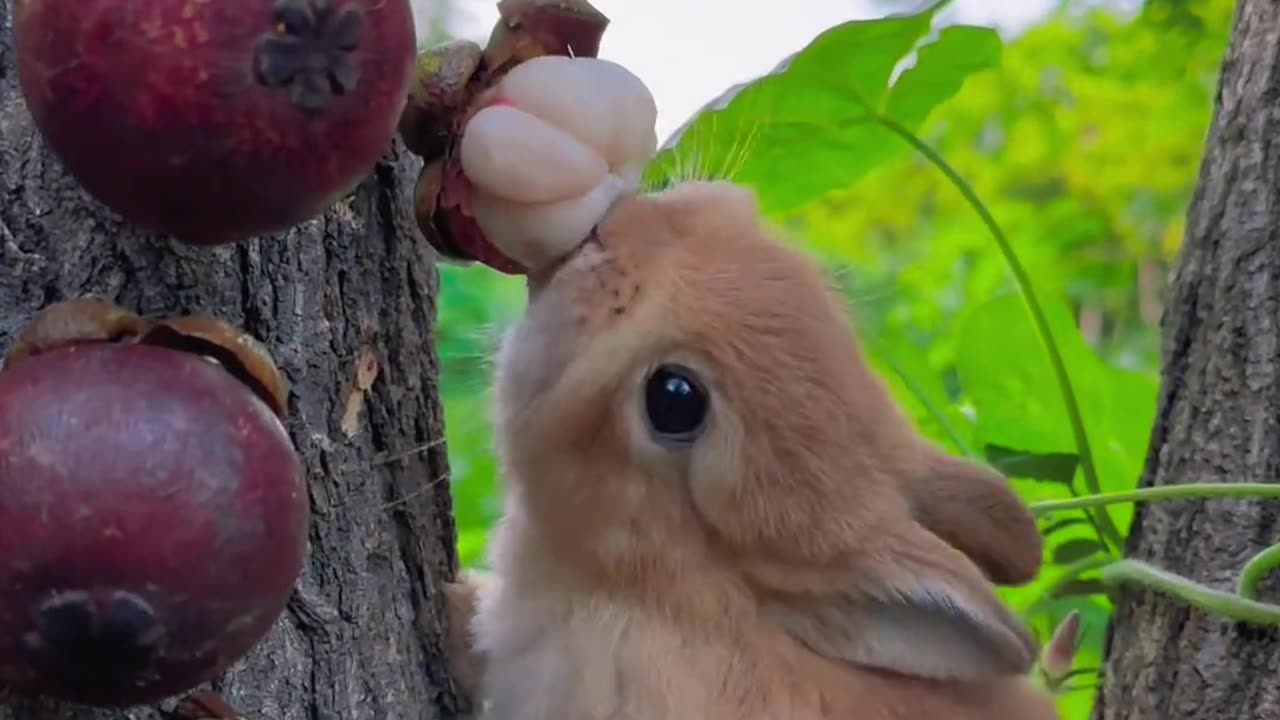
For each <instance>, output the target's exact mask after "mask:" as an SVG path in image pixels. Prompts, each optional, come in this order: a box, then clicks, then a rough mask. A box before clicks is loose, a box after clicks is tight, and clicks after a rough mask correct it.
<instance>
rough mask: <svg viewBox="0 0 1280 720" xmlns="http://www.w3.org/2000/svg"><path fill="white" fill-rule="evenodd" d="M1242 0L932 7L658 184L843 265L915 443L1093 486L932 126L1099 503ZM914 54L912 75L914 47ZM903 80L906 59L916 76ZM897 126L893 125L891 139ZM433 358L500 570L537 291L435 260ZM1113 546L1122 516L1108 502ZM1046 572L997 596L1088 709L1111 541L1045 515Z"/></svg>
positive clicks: (1043, 478) (750, 114)
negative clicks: (1073, 617)
mask: <svg viewBox="0 0 1280 720" xmlns="http://www.w3.org/2000/svg"><path fill="white" fill-rule="evenodd" d="M1233 7H1234V3H1233V2H1232V1H1231V0H1177V1H1174V0H1151V1H1150V2H1148V3H1146V4H1145V6H1144V8H1143V10H1142V11H1141V12H1140V13H1138V14H1136V15H1131V16H1119V15H1116V14H1113V13H1111V12H1108V11H1107V10H1106V9H1105V7H1102V8H1099V7H1097V4H1096V3H1091V4H1090V5H1089V6H1088V7H1085V8H1081V7H1077V6H1075V4H1073V3H1070V2H1067V3H1063V4H1062V6H1061V7H1060V9H1059V10H1057V11H1056V12H1055V13H1054V14H1053V15H1051V16H1050V17H1048V18H1047V19H1045V20H1044V21H1043V22H1041V23H1039V24H1037V25H1036V26H1034V27H1032V28H1030V29H1028V30H1027V31H1026V32H1024V33H1022V34H1021V35H1019V36H1018V37H1016V38H1014V39H1012V40H1009V41H1008V42H1005V43H1001V41H1000V39H999V38H998V36H996V35H995V33H994V32H992V31H990V30H987V29H983V28H972V27H951V28H946V29H943V30H942V31H941V32H940V33H937V34H936V35H935V36H931V37H928V38H927V39H925V41H924V44H922V45H921V44H919V43H920V41H921V38H922V36H925V34H926V33H927V32H929V29H930V22H931V18H930V17H929V16H928V15H929V12H926V13H924V14H921V15H917V16H907V17H898V18H892V19H886V20H883V21H876V22H871V23H849V24H846V25H842V26H840V27H839V28H835V29H833V30H831V31H829V32H828V33H827V34H825V35H824V36H822V37H820V38H819V39H817V40H816V41H815V42H814V44H813V45H812V46H810V47H809V48H807V49H806V51H805V52H803V53H801V54H800V55H799V56H797V58H795V59H794V60H793V61H792V62H791V64H790V67H789V68H788V69H787V70H786V71H785V72H783V73H781V74H778V75H775V76H773V77H770V78H766V79H763V80H761V81H760V82H758V83H756V84H754V85H753V86H751V87H749V88H748V89H746V90H744V91H743V92H742V93H740V94H739V95H738V96H737V97H736V98H735V99H734V101H733V102H732V103H731V104H730V105H729V107H728V108H726V109H725V110H724V111H722V112H716V113H707V114H704V115H702V116H700V117H699V119H698V120H697V121H695V122H694V123H693V124H692V126H691V127H690V128H689V129H688V130H687V131H686V133H685V134H684V135H683V136H682V137H681V140H680V143H679V145H678V146H677V147H676V149H675V150H674V151H673V152H671V153H668V154H666V155H664V156H662V157H660V159H659V160H658V161H657V162H655V164H654V168H655V177H659V178H661V177H663V176H664V175H665V176H670V175H675V176H688V175H691V174H707V173H710V174H720V175H731V176H732V177H733V178H734V179H736V180H738V181H740V182H744V183H747V184H750V185H753V186H754V187H756V188H757V190H758V192H759V194H760V196H761V201H762V206H763V207H764V208H765V209H766V211H767V212H768V213H769V215H770V217H771V219H773V220H774V221H776V222H777V223H778V224H779V225H780V226H781V227H783V228H785V230H786V232H787V234H788V237H790V238H791V239H792V240H793V241H794V242H796V243H797V244H799V245H801V246H803V247H805V248H806V249H807V250H809V251H810V252H812V253H814V254H816V255H817V256H819V257H820V258H822V259H823V260H824V261H825V262H826V263H828V264H829V266H830V268H831V272H832V277H833V279H834V280H835V281H836V283H837V285H838V287H839V288H840V289H841V290H842V291H843V292H844V293H845V294H846V297H847V298H848V301H849V304H850V306H851V308H852V310H853V315H854V317H855V318H856V323H857V332H858V334H859V336H860V337H861V338H862V339H863V341H864V344H865V345H866V348H867V352H868V354H869V355H870V357H871V359H872V361H873V362H874V363H875V364H876V366H877V367H878V369H879V370H880V371H881V374H882V375H883V377H884V378H885V380H886V381H887V382H888V383H889V385H890V387H891V389H892V390H893V392H894V393H895V395H896V396H897V397H898V398H899V399H900V400H901V401H902V403H903V404H904V406H905V407H907V408H908V409H909V410H910V412H912V413H913V416H914V417H915V418H916V420H917V422H918V424H919V425H920V427H921V428H922V429H923V430H924V431H925V432H926V433H928V434H929V435H931V436H932V437H934V438H936V439H937V440H938V441H939V442H942V443H944V444H946V445H948V446H949V447H950V448H951V449H953V450H955V451H956V452H970V453H973V454H978V455H980V456H982V457H985V458H986V459H987V460H988V461H990V462H992V463H993V464H995V465H996V466H997V467H1000V468H1001V469H1002V470H1003V471H1005V472H1006V473H1007V474H1009V475H1010V476H1011V478H1012V482H1013V483H1015V484H1016V486H1017V487H1018V489H1019V491H1020V492H1021V493H1022V494H1023V495H1024V497H1026V498H1027V499H1028V500H1030V501H1034V500H1039V499H1051V498H1064V497H1071V496H1073V495H1078V494H1082V493H1085V492H1087V490H1086V488H1085V487H1083V486H1082V478H1081V469H1080V466H1081V462H1080V459H1081V458H1080V455H1079V451H1080V447H1079V444H1078V442H1077V441H1076V438H1074V437H1073V434H1072V432H1071V428H1070V423H1069V417H1068V414H1067V410H1066V408H1065V406H1064V404H1063V401H1062V395H1061V394H1060V392H1059V388H1058V386H1057V384H1056V381H1055V379H1054V378H1055V376H1054V374H1053V368H1052V367H1051V365H1050V363H1049V360H1048V356H1047V355H1046V353H1045V346H1044V338H1043V336H1042V335H1041V334H1040V333H1039V332H1038V330H1037V328H1036V326H1035V325H1034V324H1033V323H1032V322H1031V319H1030V316H1029V315H1028V313H1027V312H1026V307H1025V305H1024V303H1023V300H1022V299H1021V298H1020V296H1019V294H1018V292H1019V289H1018V287H1017V286H1016V285H1015V284H1014V283H1013V281H1012V279H1011V275H1010V272H1009V268H1008V265H1007V264H1006V261H1005V259H1004V258H1003V257H1002V255H1001V253H1000V252H999V251H998V249H997V246H996V245H995V244H994V242H993V239H992V235H991V233H990V232H989V231H988V229H987V228H985V227H984V225H983V223H982V221H981V219H980V218H979V216H978V214H977V213H975V211H974V208H973V206H972V205H971V204H970V203H969V202H967V201H966V199H965V197H964V196H963V195H962V194H961V192H959V190H958V188H957V186H956V184H955V183H953V182H951V181H949V180H948V179H947V178H946V177H945V176H944V175H943V174H942V173H941V172H939V170H938V168H937V167H936V166H935V165H934V164H932V163H931V162H930V161H929V160H928V159H927V158H925V157H924V156H922V155H921V154H920V153H917V152H914V151H913V150H912V148H911V146H910V145H909V144H908V143H907V142H904V141H903V140H902V138H901V137H900V136H898V135H897V134H895V132H893V131H891V130H890V129H888V124H893V125H896V126H897V127H898V128H899V129H900V130H905V131H908V132H910V133H913V134H914V135H915V136H918V137H919V138H920V139H922V140H923V141H924V142H925V143H927V144H928V145H929V146H931V147H932V148H934V149H935V150H936V151H937V152H938V153H939V154H940V156H941V157H942V158H945V160H946V162H948V163H949V164H950V165H951V166H953V167H954V168H955V169H956V171H957V172H958V173H959V175H960V176H961V177H962V178H963V181H964V182H965V183H967V184H968V186H969V187H970V188H971V189H972V190H973V192H974V193H976V195H977V196H978V197H979V198H980V199H981V202H982V203H983V204H984V205H985V207H986V208H987V209H988V210H989V211H990V213H991V214H992V216H993V217H994V218H995V219H996V221H997V222H998V223H999V225H1000V226H1001V227H1002V228H1003V230H1004V233H1005V234H1006V235H1007V236H1008V238H1009V242H1010V244H1011V246H1012V248H1013V250H1014V252H1015V253H1016V255H1017V257H1018V258H1019V259H1020V261H1021V263H1022V265H1024V266H1025V267H1026V269H1027V274H1028V275H1029V277H1030V280H1031V285H1032V287H1033V288H1034V291H1035V294H1036V295H1037V296H1038V297H1039V298H1040V302H1041V304H1042V305H1043V307H1044V311H1045V316H1046V319H1047V320H1048V326H1049V327H1050V328H1051V330H1052V334H1053V338H1054V341H1055V342H1056V344H1057V346H1058V350H1059V351H1060V353H1061V355H1062V357H1063V360H1064V361H1065V366H1066V369H1067V375H1068V376H1069V379H1070V382H1071V385H1072V387H1073V388H1074V393H1075V396H1076V398H1077V400H1078V404H1079V406H1080V417H1081V418H1082V420H1083V424H1084V427H1085V429H1086V430H1087V434H1088V439H1089V444H1090V446H1091V448H1092V456H1093V461H1094V464H1095V466H1096V467H1097V475H1098V478H1099V481H1100V484H1101V485H1102V489H1104V490H1122V489H1127V488H1131V487H1133V486H1134V485H1135V483H1136V481H1137V478H1138V476H1139V475H1140V473H1141V470H1142V466H1143V463H1144V460H1145V454H1146V451H1147V442H1148V434H1149V432H1150V429H1151V422H1152V419H1153V414H1154V410H1155V393H1156V388H1157V371H1158V361H1159V356H1158V350H1159V327H1158V321H1159V317H1160V312H1161V306H1160V301H1161V298H1162V295H1163V291H1164V282H1165V277H1166V275H1167V273H1168V271H1169V268H1170V265H1171V263H1172V261H1173V259H1174V257H1175V255H1176V252H1177V250H1178V246H1179V243H1180V242H1181V239H1182V235H1183V217H1184V213H1185V210H1186V206H1187V204H1188V202H1189V200H1190V197H1191V193H1192V191H1193V188H1194V184H1195V180H1196V174H1197V171H1198V165H1199V160H1200V155H1201V153H1202V149H1203V142H1204V138H1205V134H1206V131H1207V129H1208V123H1209V120H1210V116H1211V112H1212V103H1213V98H1214V93H1215V88H1216V83H1217V78H1218V70H1219V64H1220V62H1221V58H1222V55H1223V52H1224V51H1225V48H1226V43H1227V40H1228V36H1229V32H1230V24H1231V15H1232V11H1233ZM913 48H915V49H916V52H915V53H914V57H913V61H914V66H913V67H911V68H910V69H907V70H905V71H903V72H900V73H899V72H896V71H895V68H899V69H901V67H902V66H903V63H901V62H900V60H901V59H902V58H903V57H904V56H908V55H909V54H912V51H913ZM908 64H909V63H908ZM886 123H887V124H886ZM442 286H443V287H442V289H441V301H440V328H439V333H440V334H439V352H440V355H441V358H442V361H443V364H444V370H443V378H442V387H443V390H444V402H445V414H446V428H447V441H448V447H449V454H450V459H451V463H452V469H453V470H452V472H453V474H452V484H453V490H454V498H455V503H456V512H457V518H458V529H459V550H460V553H461V555H462V559H463V561H464V562H465V563H467V564H470V565H478V564H482V563H483V551H484V546H485V540H486V536H487V532H488V529H489V528H490V527H491V526H492V524H493V522H494V521H495V520H496V518H497V517H498V515H499V512H500V509H501V508H500V502H501V492H500V482H501V480H500V477H499V472H498V468H497V467H496V464H495V458H494V457H493V452H492V446H491V435H490V431H489V417H490V413H489V402H490V396H489V375H490V371H491V368H492V356H493V352H494V350H495V348H496V346H497V342H498V341H499V338H500V337H501V333H502V332H503V329H504V328H505V327H506V326H507V325H509V324H510V323H511V322H512V321H513V320H514V318H515V317H516V315H517V314H518V313H519V312H520V309H521V307H522V304H523V283H522V282H521V281H520V280H519V279H517V278H511V277H503V276H498V275H496V274H494V273H492V272H490V271H487V270H485V269H483V268H474V267H473V268H458V267H446V268H444V269H443V270H442ZM1109 512H1110V517H1111V519H1112V521H1113V522H1114V523H1115V525H1116V526H1117V527H1118V528H1119V529H1120V531H1121V532H1126V531H1127V529H1128V526H1129V523H1130V519H1131V517H1132V511H1131V509H1130V508H1129V507H1127V506H1116V507H1113V508H1111V509H1110V510H1109ZM1041 522H1042V530H1043V532H1044V533H1045V534H1046V537H1047V543H1046V557H1045V563H1046V564H1045V569H1044V571H1043V573H1042V576H1041V579H1040V580H1039V581H1037V582H1036V583H1034V584H1033V585H1030V586H1027V587H1024V588H1012V589H1005V590H1002V593H1003V595H1004V597H1005V598H1006V599H1007V600H1008V601H1009V602H1010V603H1011V604H1013V606H1014V607H1016V608H1017V609H1018V610H1020V611H1021V612H1022V613H1023V614H1024V616H1025V617H1026V618H1027V620H1028V622H1030V623H1031V624H1032V626H1033V628H1034V629H1035V631H1036V632H1037V634H1038V635H1039V636H1040V637H1041V639H1042V640H1047V638H1048V637H1049V635H1050V634H1051V632H1052V629H1053V628H1054V627H1055V626H1056V625H1057V623H1058V622H1059V621H1060V620H1061V619H1062V618H1063V617H1064V616H1065V615H1066V613H1067V612H1069V611H1070V610H1072V609H1075V610H1080V611H1081V612H1082V614H1083V619H1084V636H1083V646H1082V649H1081V652H1080V654H1079V656H1078V659H1077V667H1078V668H1079V669H1080V670H1081V672H1079V673H1078V675H1077V676H1075V677H1074V678H1073V680H1072V681H1071V683H1069V684H1068V688H1069V690H1068V691H1067V692H1066V693H1065V694H1063V695H1062V696H1061V700H1060V702H1061V706H1062V709H1063V712H1064V714H1065V717H1067V718H1071V719H1073V720H1074V719H1077V718H1080V719H1083V718H1085V717H1087V716H1088V711H1089V708H1090V707H1091V705H1092V701H1093V686H1094V685H1095V684H1096V682H1097V670H1098V668H1099V666H1100V664H1101V652H1102V642H1103V639H1104V633H1105V628H1106V623H1107V620H1108V617H1109V614H1110V608H1111V604H1110V600H1109V599H1108V597H1107V596H1106V594H1105V593H1104V592H1103V591H1102V588H1101V584H1100V583H1099V581H1098V579H1097V574H1096V570H1097V568H1098V567H1100V565H1101V564H1102V563H1104V562H1105V561H1106V559H1107V558H1108V557H1111V556H1112V555H1113V554H1114V553H1115V552H1116V550H1117V548H1114V547H1108V546H1107V545H1106V544H1105V542H1106V539H1105V537H1103V536H1100V535H1099V534H1098V533H1097V532H1096V530H1095V527H1094V525H1093V524H1092V523H1091V521H1090V519H1089V517H1087V516H1086V515H1084V514H1083V513H1082V512H1080V511H1072V512H1064V513H1059V514H1057V515H1054V516H1050V517H1044V518H1042V519H1041Z"/></svg>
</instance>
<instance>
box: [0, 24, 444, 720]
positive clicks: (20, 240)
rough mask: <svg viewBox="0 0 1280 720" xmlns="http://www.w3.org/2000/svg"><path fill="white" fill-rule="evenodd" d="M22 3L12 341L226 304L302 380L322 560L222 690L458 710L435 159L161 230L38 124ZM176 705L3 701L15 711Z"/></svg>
mask: <svg viewBox="0 0 1280 720" xmlns="http://www.w3.org/2000/svg"><path fill="white" fill-rule="evenodd" d="M12 11H13V3H12V2H11V0H0V19H2V20H3V24H4V27H3V35H2V36H0V347H5V348H7V347H8V345H9V343H10V342H11V341H12V340H13V338H14V335H15V333H16V332H17V331H18V330H19V329H20V328H21V327H22V326H23V325H24V324H25V323H26V322H27V320H29V319H30V317H31V316H32V314H33V313H35V312H36V311H37V310H39V309H41V308H42V307H44V306H45V305H47V304H49V303H51V302H54V301H57V300H61V299H64V298H70V297H76V296H83V295H96V296H100V297H103V298H106V299H109V300H112V301H115V302H117V303H119V304H121V305H123V306H125V307H128V308H130V309H132V310H135V311H137V312H141V313H145V314H150V313H162V314H177V313H190V312H211V313H214V314H216V315H218V316H220V317H223V318H225V319H226V320H228V321H230V322H233V323H235V324H237V325H239V326H241V327H243V328H244V329H245V330H247V331H248V332H249V333H251V334H253V335H254V336H256V337H258V338H259V339H261V340H262V341H263V342H265V343H266V345H267V347H268V348H269V349H270V351H271V352H272V353H273V355H274V357H275V359H276V361H277V362H278V363H279V365H280V367H281V369H282V371H283V372H284V373H285V375H286V376H287V378H288V380H289V382H290V383H291V385H292V395H291V398H290V403H291V419H290V424H289V430H290V433H291V435H292V437H293V440H294V442H295V444H296V447H297V449H298V452H299V454H300V456H301V457H302V459H303V461H304V463H305V466H306V470H307V474H308V479H309V483H310V489H311V502H312V507H313V518H312V524H311V531H310V542H309V549H308V560H307V563H306V566H305V568H304V571H303V576H302V578H301V579H300V580H299V582H298V585H297V589H296V591H295V593H294V597H293V598H292V600H291V601H290V603H289V607H288V610H287V611H286V612H285V614H284V616H283V617H282V618H281V619H280V620H279V621H278V622H277V624H276V626H275V628H274V629H273V631H272V632H271V634H270V635H269V636H268V637H267V638H266V639H265V640H264V641H263V642H262V644H261V645H260V646H259V647H258V648H257V649H256V650H254V651H253V652H252V654H251V655H250V656H249V657H248V658H246V659H245V660H244V661H242V662H241V663H239V664H238V665H237V666H236V667H235V668H233V669H232V671H230V672H229V673H228V674H227V675H226V676H225V677H224V678H222V679H220V680H219V681H218V682H216V683H215V686H216V688H217V689H218V690H221V691H222V693H223V695H224V697H226V698H227V699H228V700H229V701H230V702H231V703H232V704H233V705H235V706H237V707H238V708H239V709H240V710H241V711H242V712H244V713H245V714H246V715H247V716H249V717H251V718H255V720H256V719H262V720H304V719H306V720H317V719H319V718H330V719H332V720H364V719H367V720H434V719H436V718H450V717H454V714H455V704H456V701H455V695H454V692H453V690H452V689H451V687H452V685H451V683H450V681H449V679H448V678H447V676H446V672H445V668H444V661H443V658H442V650H441V648H442V643H443V641H442V637H443V634H444V631H445V628H444V615H443V610H442V608H443V605H442V597H441V595H440V593H439V591H438V590H439V587H440V585H441V583H442V582H443V581H445V580H447V579H451V578H452V577H453V575H454V573H455V572H456V570H457V567H456V565H457V559H456V554H455V549H454V545H455V543H454V527H453V521H452V512H451V502H450V496H449V485H448V482H447V480H446V479H447V475H448V465H447V461H446V457H445V449H444V444H443V442H442V437H443V435H442V433H443V421H442V416H441V408H440V403H439V397H438V392H437V390H438V388H437V367H438V361H437V358H436V355H435V351H434V349H433V345H432V339H433V326H434V322H435V312H436V306H435V293H436V286H437V275H436V268H435V265H434V256H433V253H432V251H431V250H430V249H429V247H428V246H427V245H426V244H425V243H424V242H422V240H421V238H420V236H419V235H418V234H417V230H416V227H415V225H414V222H413V214H412V201H411V196H410V195H411V191H412V187H413V180H414V177H415V175H416V171H417V168H418V167H419V165H418V163H416V162H414V161H413V159H412V158H411V157H410V156H409V155H408V153H406V152H405V151H404V150H403V146H401V145H400V144H399V143H398V141H397V144H396V146H395V148H394V149H393V150H392V151H391V152H390V153H389V154H388V156H387V158H385V159H384V161H383V162H382V163H381V164H380V165H379V166H378V167H377V168H376V170H375V171H374V172H373V173H372V175H371V176H370V177H369V178H368V179H367V181H366V182H364V183H363V184H362V185H361V186H360V187H359V189H358V190H357V191H356V192H354V193H353V194H352V195H351V196H350V197H348V198H346V199H345V200H343V201H342V202H340V203H339V204H337V205H336V206H335V207H334V208H333V209H332V210H331V211H330V212H329V213H327V214H326V215H324V216H323V217H321V218H318V219H316V220H314V221H312V222H308V223H306V224H304V225H301V226H299V227H297V228H295V229H293V230H292V231H290V232H287V233H283V234H281V235H279V236H272V237H266V238H260V239H257V240H254V241H252V242H249V243H246V244H244V245H240V246H232V247H223V248H217V249H212V250H209V249H199V248H191V247H185V246H182V245H180V244H177V243H175V242H173V241H171V240H170V239H169V238H167V237H161V236H156V235H152V234H146V233H141V232H139V231H138V230H137V229H135V228H133V227H132V226H130V225H129V224H127V223H125V222H123V221H122V220H121V219H120V218H119V217H117V216H115V215H114V214H113V213H111V212H110V211H108V210H106V209H104V208H103V207H102V206H101V205H99V204H98V203H96V202H94V201H93V200H92V199H91V198H89V197H88V196H87V195H86V194H85V192H84V191H83V190H81V188H80V187H79V185H78V184H77V183H76V182H75V180H74V179H72V178H71V177H70V176H69V175H68V174H67V173H66V172H64V170H63V169H62V167H61V166H60V164H59V163H58V161H57V160H56V159H55V158H54V156H53V155H52V154H51V153H50V152H49V151H48V150H47V148H46V147H45V145H44V143H43V142H42V140H41V138H40V137H39V135H38V134H37V132H36V131H35V129H34V127H33V125H32V123H31V121H30V118H29V116H28V114H27V110H26V107H25V105H24V103H23V99H22V96H21V92H20V90H19V87H18V79H17V73H16V70H15V67H14V63H15V58H14V51H13V50H14V48H13V34H12V33H13V17H12ZM370 381H371V382H370ZM171 704H172V703H168V704H166V705H165V707H168V706H169V705H171ZM162 717H165V714H164V710H163V708H155V709H137V710H130V711H94V710H91V709H86V708H78V707H69V706H60V705H57V704H53V703H49V702H44V701H33V700H29V699H21V698H16V697H11V696H10V697H6V696H4V695H3V694H0V720H44V719H48V720H71V719H73V718H74V719H76V720H88V719H90V718H94V719H96V718H130V719H133V720H144V719H145V720H157V719H158V718H162Z"/></svg>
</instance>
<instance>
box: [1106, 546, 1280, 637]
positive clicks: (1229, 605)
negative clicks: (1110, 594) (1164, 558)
mask: <svg viewBox="0 0 1280 720" xmlns="http://www.w3.org/2000/svg"><path fill="white" fill-rule="evenodd" d="M1102 582H1103V583H1105V584H1107V585H1112V586H1115V585H1120V584H1123V583H1134V584H1137V585H1141V586H1144V587H1147V588H1150V589H1152V590H1157V591H1159V592H1163V593H1165V594H1168V595H1172V596H1174V597H1176V598H1178V599H1179V600H1182V601H1183V602H1185V603H1187V604H1189V605H1192V606H1194V607H1197V608H1200V609H1201V610H1206V611H1208V612H1212V613H1215V614H1217V615H1221V616H1223V617H1226V618H1229V619H1231V620H1235V621H1237V622H1247V623H1253V624H1256V625H1280V605H1272V604H1270V603H1262V602H1258V601H1257V600H1253V599H1250V598H1244V597H1240V596H1239V595H1236V594H1234V593H1229V592H1224V591H1222V590H1214V589H1213V588H1211V587H1206V586H1204V585H1201V584H1200V583H1197V582H1194V581H1192V580H1188V579H1187V578H1184V577H1181V576H1179V575H1174V574H1173V573H1170V572H1167V571H1164V570H1161V569H1159V568H1156V567H1153V566H1151V565H1148V564H1146V563H1144V562H1141V561H1138V560H1119V561H1116V562H1114V563H1111V564H1110V565H1108V566H1106V567H1104V568H1103V569H1102Z"/></svg>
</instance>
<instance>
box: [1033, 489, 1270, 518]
mask: <svg viewBox="0 0 1280 720" xmlns="http://www.w3.org/2000/svg"><path fill="white" fill-rule="evenodd" d="M1224 497H1227V498H1230V497H1239V498H1243V497H1274V498H1280V484H1275V483H1189V484H1186V485H1163V486H1161V487H1150V488H1140V489H1138V490H1127V491H1124V492H1111V493H1098V494H1096V495H1082V496H1080V497H1074V498H1067V499H1065V500H1042V501H1040V502H1036V503H1031V512H1033V513H1035V514H1036V515H1047V514H1049V513H1051V512H1057V511H1059V510H1080V509H1085V508H1096V507H1104V506H1107V505H1116V504H1119V503H1127V502H1151V501H1158V500H1191V499H1203V498H1224Z"/></svg>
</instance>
